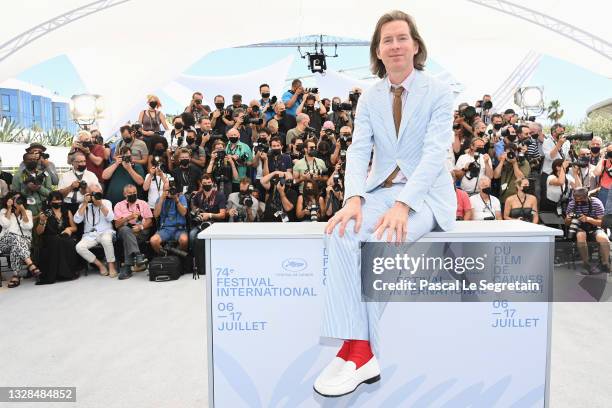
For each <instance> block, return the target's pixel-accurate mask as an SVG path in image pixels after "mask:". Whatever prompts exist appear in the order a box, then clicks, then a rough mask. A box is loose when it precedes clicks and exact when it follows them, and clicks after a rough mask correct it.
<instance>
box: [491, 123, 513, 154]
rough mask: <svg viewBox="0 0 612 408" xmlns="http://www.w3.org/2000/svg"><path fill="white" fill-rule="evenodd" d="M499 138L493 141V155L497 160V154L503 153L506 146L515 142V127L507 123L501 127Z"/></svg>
mask: <svg viewBox="0 0 612 408" xmlns="http://www.w3.org/2000/svg"><path fill="white" fill-rule="evenodd" d="M499 134H500V136H501V138H500V139H499V140H498V141H497V143H495V145H494V146H495V157H497V159H498V160H499V156H501V155H502V154H503V153H504V150H505V148H506V146H508V145H511V144H514V143H516V141H517V134H516V128H515V127H514V126H512V125H508V126H506V127H504V128H502V130H501V132H500V133H499Z"/></svg>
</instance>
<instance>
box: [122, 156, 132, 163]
mask: <svg viewBox="0 0 612 408" xmlns="http://www.w3.org/2000/svg"><path fill="white" fill-rule="evenodd" d="M121 161H123V162H124V163H131V162H132V156H131V155H129V154H127V155H123V156H121Z"/></svg>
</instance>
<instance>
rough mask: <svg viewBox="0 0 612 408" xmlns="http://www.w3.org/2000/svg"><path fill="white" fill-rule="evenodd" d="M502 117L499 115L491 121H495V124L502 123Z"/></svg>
mask: <svg viewBox="0 0 612 408" xmlns="http://www.w3.org/2000/svg"><path fill="white" fill-rule="evenodd" d="M502 122H503V121H502V118H500V117H499V116H496V117H494V118H493V120H492V121H491V123H493V124H494V125H501V124H502Z"/></svg>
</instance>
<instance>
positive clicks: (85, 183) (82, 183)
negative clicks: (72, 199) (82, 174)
mask: <svg viewBox="0 0 612 408" xmlns="http://www.w3.org/2000/svg"><path fill="white" fill-rule="evenodd" d="M86 188H87V182H86V181H85V180H81V181H80V182H79V187H77V188H76V189H77V190H79V189H81V190H85V189H86Z"/></svg>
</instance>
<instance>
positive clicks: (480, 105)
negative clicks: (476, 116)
mask: <svg viewBox="0 0 612 408" xmlns="http://www.w3.org/2000/svg"><path fill="white" fill-rule="evenodd" d="M492 107H493V102H491V101H484V102H483V101H482V100H479V101H476V108H479V109H482V110H483V111H487V110H489V109H491V108H492Z"/></svg>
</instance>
